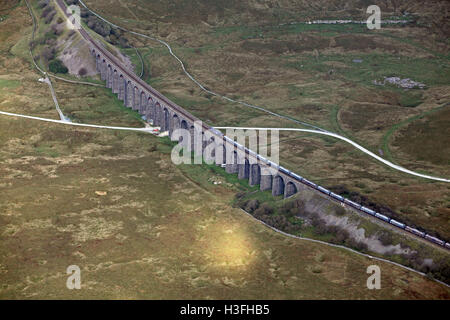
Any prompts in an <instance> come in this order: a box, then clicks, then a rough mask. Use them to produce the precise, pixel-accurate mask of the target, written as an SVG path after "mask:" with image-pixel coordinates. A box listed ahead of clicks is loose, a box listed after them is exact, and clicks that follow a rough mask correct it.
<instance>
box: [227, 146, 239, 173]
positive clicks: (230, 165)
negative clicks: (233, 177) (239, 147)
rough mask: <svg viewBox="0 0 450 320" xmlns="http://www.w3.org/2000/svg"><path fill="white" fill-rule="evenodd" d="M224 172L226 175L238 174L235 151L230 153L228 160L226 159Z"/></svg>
mask: <svg viewBox="0 0 450 320" xmlns="http://www.w3.org/2000/svg"><path fill="white" fill-rule="evenodd" d="M225 171H226V172H227V173H237V172H239V165H238V153H237V151H236V150H233V151H232V152H230V155H229V158H228V157H227V163H226V167H225Z"/></svg>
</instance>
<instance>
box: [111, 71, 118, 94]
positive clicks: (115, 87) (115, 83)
mask: <svg viewBox="0 0 450 320" xmlns="http://www.w3.org/2000/svg"><path fill="white" fill-rule="evenodd" d="M119 80H120V79H119V73H118V72H117V70H116V69H114V71H113V82H112V92H113V93H119Z"/></svg>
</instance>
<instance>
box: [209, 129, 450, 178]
mask: <svg viewBox="0 0 450 320" xmlns="http://www.w3.org/2000/svg"><path fill="white" fill-rule="evenodd" d="M214 128H215V129H221V130H226V129H236V130H237V129H242V130H276V131H298V132H308V133H315V134H321V135H325V136H330V137H333V138H336V139H339V140H342V141H345V142H347V143H349V144H351V145H352V146H354V147H355V148H357V149H359V150H361V151H362V152H364V153H365V154H367V155H369V156H371V157H372V158H374V159H376V160H378V161H380V162H382V163H384V164H385V165H387V166H389V167H391V168H393V169H395V170H398V171H401V172H404V173H407V174H410V175H413V176H416V177H420V178H425V179H430V180H434V181H440V182H450V180H449V179H445V178H439V177H433V176H429V175H426V174H421V173H418V172H415V171H411V170H409V169H406V168H403V167H401V166H399V165H396V164H394V163H392V162H389V161H387V160H385V159H383V158H381V157H380V156H377V155H376V154H375V153H373V152H371V151H369V150H367V149H366V148H364V147H363V146H360V145H359V144H357V143H356V142H353V141H352V140H350V139H348V138H346V137H343V136H340V135H338V134H336V133H332V132H324V131H319V130H311V129H297V128H260V127H214Z"/></svg>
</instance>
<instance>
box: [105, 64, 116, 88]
mask: <svg viewBox="0 0 450 320" xmlns="http://www.w3.org/2000/svg"><path fill="white" fill-rule="evenodd" d="M113 76H114V75H113V68H112V66H111V65H110V64H108V66H107V70H106V87H107V88H110V89H112V86H113Z"/></svg>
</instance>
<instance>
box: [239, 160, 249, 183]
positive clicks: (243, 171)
mask: <svg viewBox="0 0 450 320" xmlns="http://www.w3.org/2000/svg"><path fill="white" fill-rule="evenodd" d="M242 162H243V163H240V164H239V172H238V178H239V179H248V178H249V175H250V162H249V161H248V159H247V158H244V161H242Z"/></svg>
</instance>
